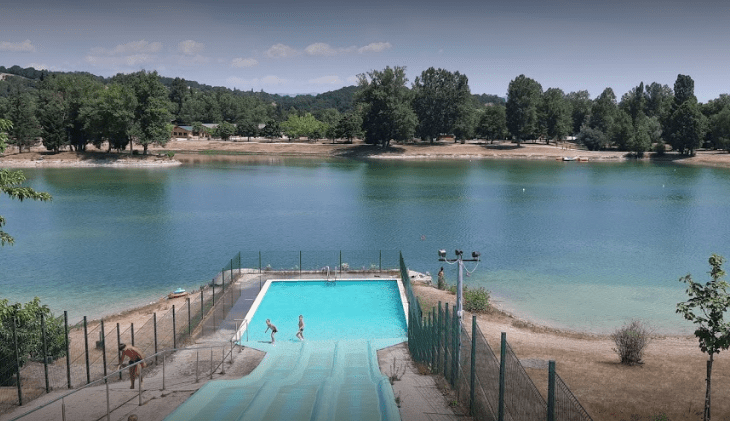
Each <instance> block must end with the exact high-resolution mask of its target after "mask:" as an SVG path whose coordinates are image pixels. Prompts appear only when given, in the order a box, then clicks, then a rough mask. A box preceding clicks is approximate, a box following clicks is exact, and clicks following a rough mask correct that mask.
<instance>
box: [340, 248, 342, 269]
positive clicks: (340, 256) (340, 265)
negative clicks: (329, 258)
mask: <svg viewBox="0 0 730 421" xmlns="http://www.w3.org/2000/svg"><path fill="white" fill-rule="evenodd" d="M340 275H342V250H340Z"/></svg>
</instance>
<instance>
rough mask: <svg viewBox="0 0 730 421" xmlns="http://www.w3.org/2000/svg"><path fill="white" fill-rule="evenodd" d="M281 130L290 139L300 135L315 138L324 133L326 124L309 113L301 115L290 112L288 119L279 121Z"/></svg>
mask: <svg viewBox="0 0 730 421" xmlns="http://www.w3.org/2000/svg"><path fill="white" fill-rule="evenodd" d="M281 130H282V131H283V132H284V133H285V134H286V135H287V136H289V138H290V139H298V138H300V137H302V136H303V137H306V138H308V139H312V138H315V139H316V138H320V137H321V135H322V134H324V132H325V130H326V125H325V124H324V123H322V122H321V121H318V120H317V119H316V118H314V116H313V115H312V114H309V113H306V114H305V115H304V116H302V117H300V116H298V115H295V114H291V115H289V119H288V120H286V121H283V122H282V123H281Z"/></svg>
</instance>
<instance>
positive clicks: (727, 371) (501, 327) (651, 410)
mask: <svg viewBox="0 0 730 421" xmlns="http://www.w3.org/2000/svg"><path fill="white" fill-rule="evenodd" d="M414 291H415V292H416V294H417V295H418V296H419V297H420V299H421V304H422V305H423V307H424V311H430V308H431V307H432V306H434V305H438V302H439V301H441V302H442V303H446V302H448V303H449V305H450V306H451V305H454V303H455V301H456V298H455V296H454V295H453V294H451V293H448V292H446V291H440V290H438V289H436V288H434V287H431V286H426V285H419V286H416V287H415V288H414ZM464 321H465V325H466V327H467V328H468V329H469V330H471V314H469V313H467V315H465V317H464ZM477 323H478V324H479V328H480V329H481V331H482V333H483V334H484V335H485V336H486V338H487V341H488V342H489V345H490V347H492V349H493V350H494V351H495V352H497V353H498V352H499V348H500V335H501V332H506V333H507V341H508V342H509V344H510V346H511V347H512V349H513V350H514V352H515V353H516V354H517V356H518V357H519V358H520V360H523V364H524V361H527V362H529V363H528V364H526V365H527V366H529V367H526V371H527V373H528V374H529V375H530V377H531V378H532V379H533V382H534V383H535V384H536V386H537V387H538V389H540V390H541V393H542V394H543V396H545V395H546V392H547V377H548V376H547V362H548V360H554V361H555V362H556V370H557V373H558V375H559V376H560V377H561V378H562V379H563V380H564V381H565V383H566V384H567V385H568V387H569V388H570V390H571V391H572V392H573V394H574V395H575V396H576V398H577V399H578V401H579V402H580V403H581V404H582V405H583V407H584V408H585V409H586V410H587V411H588V413H589V414H590V415H591V417H593V419H594V420H595V421H603V420H606V421H608V420H626V421H629V420H631V421H639V420H647V421H654V420H660V419H668V420H672V421H675V420H699V419H702V408H703V405H704V396H705V374H706V361H707V355H706V354H703V353H702V352H701V351H700V349H699V345H698V341H697V339H696V338H695V337H694V336H654V337H652V339H651V342H650V343H649V345H648V346H647V348H646V351H645V353H644V358H643V361H644V364H641V365H636V366H631V367H629V366H625V365H622V364H620V363H619V358H618V355H617V354H616V352H614V351H613V349H614V348H615V344H614V342H613V340H612V339H611V338H610V336H609V335H593V334H586V333H581V332H572V331H561V330H557V329H552V328H548V327H544V326H539V325H536V324H532V323H530V322H528V321H525V320H520V319H517V318H515V317H513V316H511V315H510V314H508V313H505V312H502V311H499V309H495V310H493V311H491V312H490V313H489V314H479V315H478V316H477ZM530 367H539V368H530ZM712 391H713V394H712V415H713V419H718V420H729V419H730V353H729V352H727V351H726V352H721V353H720V354H719V355H716V356H715V362H714V364H713V370H712ZM662 415H663V416H665V417H666V418H661V416H662Z"/></svg>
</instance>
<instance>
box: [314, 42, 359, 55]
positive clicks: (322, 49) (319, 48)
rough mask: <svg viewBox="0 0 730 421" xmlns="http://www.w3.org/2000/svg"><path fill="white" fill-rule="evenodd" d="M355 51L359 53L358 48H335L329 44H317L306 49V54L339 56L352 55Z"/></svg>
mask: <svg viewBox="0 0 730 421" xmlns="http://www.w3.org/2000/svg"><path fill="white" fill-rule="evenodd" d="M354 51H357V47H355V46H352V47H347V48H333V47H331V46H330V45H329V44H325V43H324V42H316V43H314V44H311V45H309V46H308V47H307V48H305V49H304V52H305V53H307V54H309V55H310V56H334V55H337V54H343V53H351V52H354Z"/></svg>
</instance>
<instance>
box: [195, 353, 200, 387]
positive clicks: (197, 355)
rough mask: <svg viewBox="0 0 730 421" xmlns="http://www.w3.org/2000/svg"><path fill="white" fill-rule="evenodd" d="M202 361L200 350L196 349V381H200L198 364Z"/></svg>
mask: <svg viewBox="0 0 730 421" xmlns="http://www.w3.org/2000/svg"><path fill="white" fill-rule="evenodd" d="M199 363H200V351H198V350H197V349H196V350H195V383H197V382H198V365H199Z"/></svg>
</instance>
